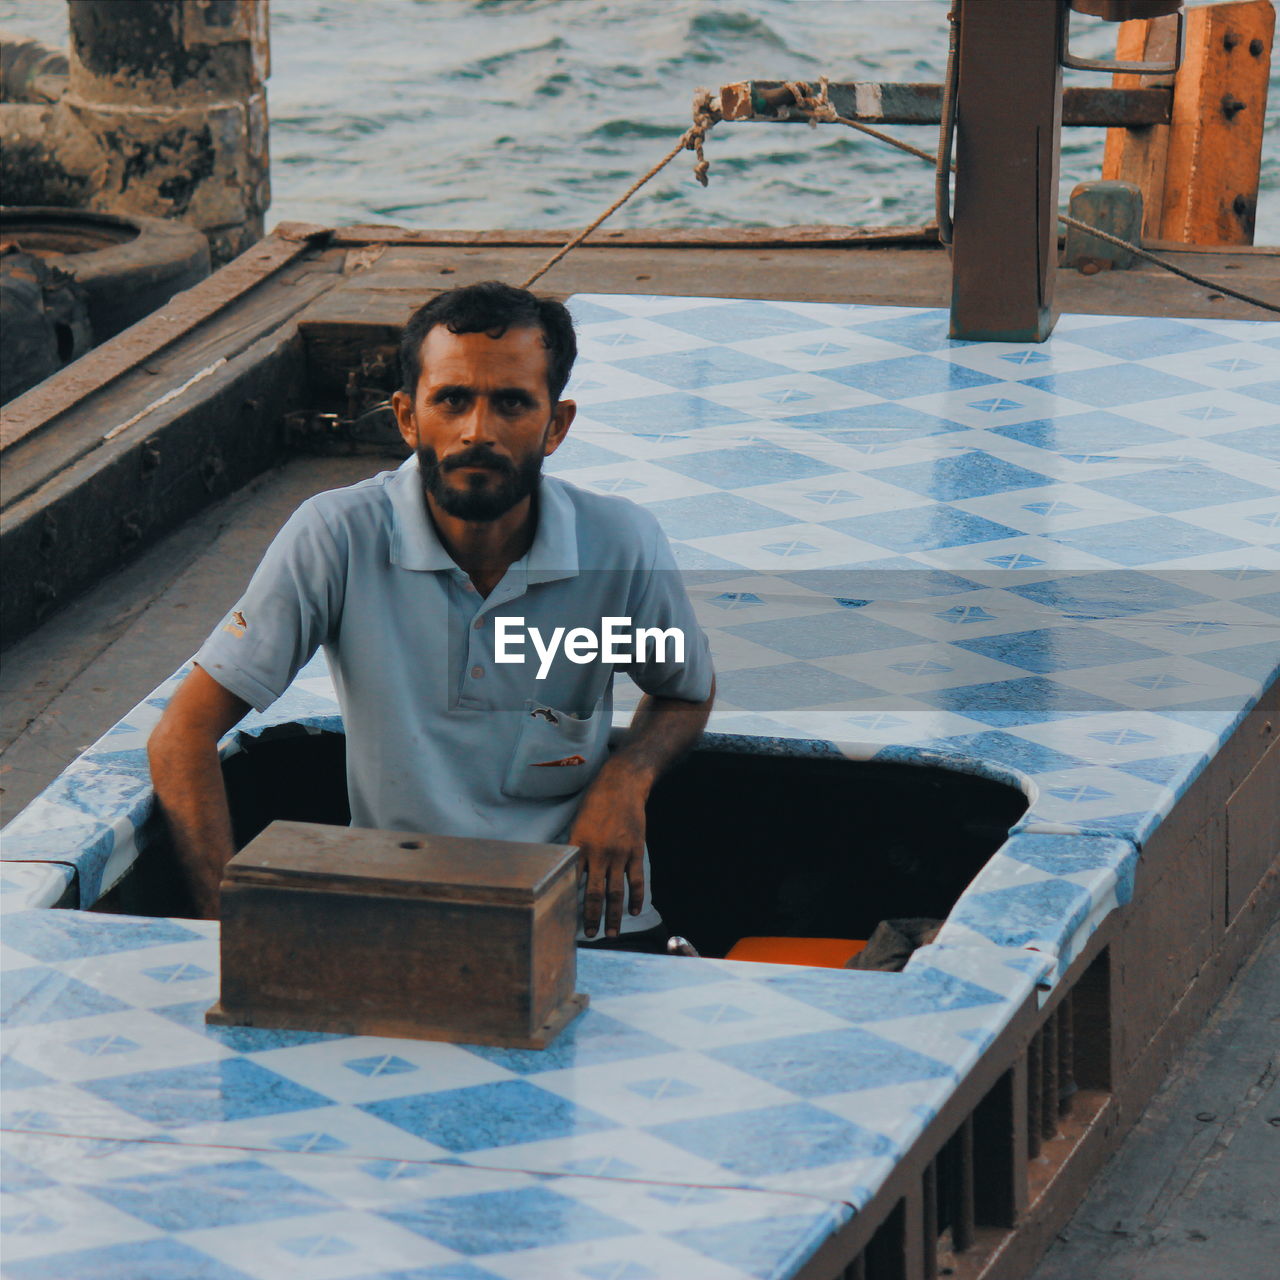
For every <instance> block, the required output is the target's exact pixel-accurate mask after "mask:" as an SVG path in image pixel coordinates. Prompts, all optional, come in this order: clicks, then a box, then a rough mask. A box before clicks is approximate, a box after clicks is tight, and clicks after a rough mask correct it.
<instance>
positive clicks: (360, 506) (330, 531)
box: [196, 458, 712, 932]
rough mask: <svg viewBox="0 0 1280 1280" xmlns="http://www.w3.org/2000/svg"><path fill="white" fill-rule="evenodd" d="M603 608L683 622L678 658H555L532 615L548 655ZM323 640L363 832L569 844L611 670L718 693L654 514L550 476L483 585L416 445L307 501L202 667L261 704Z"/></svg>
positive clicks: (640, 920) (664, 687)
mask: <svg viewBox="0 0 1280 1280" xmlns="http://www.w3.org/2000/svg"><path fill="white" fill-rule="evenodd" d="M515 618H521V619H523V620H524V621H523V623H522V624H516V623H514V622H512V621H509V620H510V619H515ZM606 618H620V619H621V618H627V619H630V620H631V625H632V626H633V627H646V628H656V629H658V630H661V631H667V630H668V629H670V628H677V629H678V630H679V631H680V632H682V633H683V637H684V657H683V661H678V660H676V652H675V644H674V641H673V640H669V641H668V643H667V645H666V652H665V653H659V652H658V646H657V645H656V644H652V643H651V644H649V645H647V646H645V651H644V652H643V654H642V655H641V657H640V659H639V660H634V654H633V653H632V654H627V655H625V656H628V657H630V658H631V659H632V660H630V661H625V662H606V661H603V660H601V659H600V658H596V659H595V660H591V661H573V660H572V659H571V657H570V655H569V653H567V652H566V646H565V645H564V644H563V643H561V645H560V647H559V648H558V649H557V650H555V652H554V656H553V657H552V658H551V660H550V661H549V662H545V663H544V662H543V661H542V659H540V657H539V654H538V651H537V649H536V648H535V646H534V644H533V642H532V634H531V633H532V629H533V628H536V629H537V630H538V632H539V636H540V638H541V639H542V641H543V647H544V650H545V649H546V647H547V645H548V644H549V642H550V639H551V638H552V637H553V635H554V632H555V629H556V628H557V627H563V628H565V629H566V630H565V632H564V633H562V637H563V636H567V634H568V632H569V631H570V630H571V629H573V628H579V627H580V628H586V629H587V630H588V631H591V632H594V633H596V634H599V633H600V632H601V631H602V629H604V624H603V620H604V619H606ZM496 619H508V621H505V622H501V623H499V622H496V621H495V620H496ZM613 625H614V627H615V632H617V631H619V630H620V631H621V640H615V652H614V655H613V656H614V657H617V656H619V653H620V652H621V651H622V650H625V649H626V647H627V646H626V643H625V637H626V632H625V629H621V628H619V627H618V624H616V623H615V624H613ZM499 628H500V629H501V631H502V632H503V633H504V634H505V635H506V636H507V637H509V638H508V639H507V641H506V642H505V643H504V644H502V645H501V646H500V650H501V652H502V653H503V654H504V655H505V656H507V657H513V656H517V655H519V654H521V653H523V655H524V657H525V661H523V662H512V661H507V662H498V661H496V658H497V656H498V651H497V649H496V647H495V638H496V632H497V631H498V630H499ZM320 646H323V647H324V650H325V655H326V658H327V659H328V663H329V668H330V671H331V672H332V674H333V679H334V683H335V685H336V688H337V694H338V700H339V704H340V706H341V708H342V716H343V721H344V723H345V727H346V733H347V786H348V791H349V794H350V799H351V815H352V816H351V821H352V825H353V826H357V827H375V828H381V829H384V830H395V831H418V832H431V833H434V834H440V835H462V836H480V837H487V838H490V839H498V840H523V841H531V842H539V841H563V840H564V839H565V837H566V836H567V834H568V830H569V827H570V824H571V823H572V820H573V817H574V814H575V813H576V811H577V808H578V804H579V801H580V799H581V796H582V792H583V790H584V788H585V787H586V786H587V784H588V783H589V782H590V781H591V779H592V778H594V777H595V775H596V773H597V772H598V770H599V768H600V766H601V764H602V763H603V762H604V760H605V758H606V756H607V754H608V739H609V730H610V726H611V721H612V716H613V677H614V673H615V672H616V671H617V670H618V669H619V668H621V669H622V670H624V671H626V672H627V674H628V675H630V676H631V678H632V679H633V680H634V681H635V682H636V683H637V684H638V685H639V686H640V688H641V689H642V690H644V691H645V692H646V693H651V694H655V695H658V696H660V697H672V698H683V699H686V700H689V701H694V702H698V701H702V700H703V699H705V698H706V697H707V695H708V694H709V693H710V690H711V677H712V668H711V658H710V653H709V649H708V646H707V641H706V637H705V635H704V634H703V632H702V630H701V628H700V627H699V626H698V624H697V622H696V620H695V619H694V615H693V609H692V607H691V605H690V603H689V599H688V596H687V595H686V593H685V590H684V586H683V582H682V581H681V577H680V574H679V572H678V570H677V569H676V567H675V562H674V560H673V558H672V555H671V550H670V547H669V546H668V544H667V540H666V536H665V535H664V534H663V532H662V530H661V528H660V527H659V525H658V522H657V521H656V519H655V518H654V517H653V516H652V515H650V514H649V513H648V512H647V511H645V510H644V509H643V508H641V507H638V506H636V505H635V504H634V503H632V502H630V501H628V500H626V499H624V498H618V497H611V496H606V495H602V494H595V493H589V492H587V491H585V490H583V489H579V488H577V487H575V486H574V485H571V484H568V483H566V482H565V481H562V480H557V479H554V478H552V477H548V476H544V477H543V478H542V480H541V482H540V487H539V489H538V516H537V529H536V532H535V535H534V540H533V544H532V545H531V546H530V548H529V550H528V552H527V553H526V554H525V555H524V556H523V557H522V558H521V559H520V560H517V561H516V562H515V563H514V564H513V565H511V567H510V568H509V569H508V570H507V572H506V574H505V576H504V577H503V578H502V580H501V582H499V583H498V585H497V586H496V587H495V588H494V590H493V591H492V592H490V594H489V596H488V597H487V598H483V597H481V595H480V594H479V592H478V591H476V590H475V588H474V587H473V586H472V585H471V581H470V579H469V578H468V577H467V575H466V574H465V573H464V572H463V571H462V570H461V569H460V568H459V567H458V566H457V565H456V564H454V562H453V560H452V559H451V558H450V556H449V554H448V552H447V551H446V550H445V549H444V547H443V546H442V545H441V543H440V540H439V538H438V537H437V536H436V533H435V529H434V527H433V526H432V523H431V521H430V519H429V518H428V516H427V511H426V502H425V499H424V497H423V493H422V484H421V479H420V476H419V472H418V468H417V460H416V458H410V459H408V460H407V461H406V462H405V463H404V464H403V465H402V466H401V467H400V468H399V469H398V470H397V471H387V472H383V473H382V474H380V475H377V476H374V477H372V478H371V479H369V480H365V481H362V482H361V483H359V484H355V485H352V486H351V487H349V488H346V489H336V490H333V491H331V492H328V493H321V494H318V495H317V496H315V497H313V498H310V499H308V500H307V501H306V502H304V503H303V504H302V506H301V507H299V508H298V510H297V511H296V512H295V513H294V515H293V516H292V517H291V518H290V519H289V521H288V523H287V524H286V525H285V526H284V528H283V529H281V531H280V533H279V534H278V535H277V536H276V539H275V541H274V542H273V543H272V544H271V546H270V547H269V548H268V550H267V553H266V555H265V556H264V557H263V560H262V563H261V565H260V566H259V567H258V570H257V572H256V573H255V574H254V575H253V578H252V580H251V581H250V583H249V586H248V587H247V588H246V590H245V592H244V594H243V596H242V597H241V598H240V600H239V601H238V602H237V603H236V606H235V608H234V609H233V610H232V611H231V612H230V613H229V614H228V615H227V617H226V618H225V619H224V620H223V622H222V623H221V624H220V625H219V627H218V629H217V630H216V631H214V633H213V634H212V635H211V636H210V637H209V639H208V640H207V641H206V642H205V644H204V645H203V647H202V648H201V649H200V652H199V653H198V654H197V655H196V661H197V662H198V663H199V664H200V666H202V667H203V668H204V669H205V671H207V672H208V673H209V675H211V676H212V677H213V678H214V679H215V680H216V681H217V682H218V683H219V684H221V685H222V686H223V687H224V688H226V689H228V690H230V692H232V693H234V694H236V695H237V696H238V697H241V698H243V699H244V700H245V701H246V702H248V703H249V704H250V705H251V706H253V707H254V708H256V709H257V710H259V711H262V710H264V709H265V708H266V707H267V706H269V705H270V704H271V703H272V702H274V701H275V699H276V698H278V697H279V696H280V695H281V694H282V693H283V692H284V691H285V689H286V688H288V686H289V684H290V682H291V681H292V680H293V678H294V675H295V674H296V673H297V672H298V670H299V669H300V668H301V667H302V666H303V665H304V664H305V663H306V662H307V660H308V659H309V658H310V657H311V655H312V654H313V653H314V652H315V651H316V649H317V648H318V647H320ZM584 648H586V646H585V645H584V646H582V647H580V648H579V649H578V655H579V656H582V653H583V649H584ZM540 669H542V671H543V678H541V679H539V678H538V675H539V671H540ZM645 872H646V874H645V884H646V895H645V903H644V909H643V911H642V912H641V914H640V915H639V916H625V915H624V917H623V928H624V930H625V931H628V932H629V931H634V930H638V929H644V928H650V927H652V926H653V925H656V924H657V923H658V922H659V917H658V916H657V914H656V912H655V911H654V909H653V905H652V901H651V899H650V895H649V893H648V881H649V876H648V866H647V857H646V868H645Z"/></svg>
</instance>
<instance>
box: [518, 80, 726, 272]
mask: <svg viewBox="0 0 1280 1280" xmlns="http://www.w3.org/2000/svg"><path fill="white" fill-rule="evenodd" d="M722 118H723V117H722V116H721V115H720V104H719V103H718V102H717V101H716V99H715V98H713V97H712V96H711V94H710V92H709V91H708V90H706V89H699V90H698V91H697V93H695V94H694V96H693V124H691V125H690V126H689V128H688V129H686V130H685V131H684V133H683V134H682V135H681V138H680V141H679V142H677V143H676V145H675V146H674V147H672V148H671V150H670V151H668V152H667V154H666V155H665V156H663V157H662V159H661V160H659V161H658V163H657V164H655V165H654V166H653V168H652V169H650V170H649V172H648V173H646V174H645V175H644V176H643V177H641V178H637V179H636V181H635V182H633V183H632V184H631V185H630V186H629V187H628V188H627V189H626V191H624V192H623V193H622V195H620V196H619V197H618V198H617V199H616V200H615V201H614V202H613V203H612V204H611V205H610V206H609V207H608V208H607V209H606V210H605V211H604V212H603V213H602V214H601V215H600V216H599V217H598V218H596V219H595V221H594V222H591V223H589V224H588V225H587V226H585V227H583V229H582V230H581V231H579V232H578V234H577V235H576V236H573V237H572V238H571V239H570V240H567V241H566V242H565V243H564V244H563V245H561V246H560V248H559V249H557V250H556V251H555V253H553V254H552V255H551V257H549V258H548V259H547V260H546V262H544V263H543V264H542V266H540V267H539V268H538V269H537V271H535V272H534V273H533V275H531V276H530V277H529V278H528V279H527V280H526V281H524V283H523V284H521V286H520V287H521V288H522V289H527V288H529V287H530V285H532V284H534V283H535V282H536V281H538V280H540V279H541V278H542V277H543V276H545V275H546V274H547V272H548V271H550V270H551V268H552V267H554V266H555V265H556V263H557V262H559V261H560V259H561V258H563V257H564V256H565V254H567V253H569V252H571V251H572V250H574V249H576V248H577V247H578V246H579V245H580V244H581V243H582V242H583V241H584V240H585V239H586V238H587V237H588V236H589V235H590V234H591V233H592V232H593V231H594V230H595V229H596V228H597V227H598V226H599V225H600V224H601V223H602V222H604V221H605V219H606V218H610V217H612V216H613V215H614V214H615V213H617V212H618V210H619V209H621V208H622V206H623V205H624V204H626V203H627V201H628V200H630V199H631V197H632V196H633V195H635V193H636V192H637V191H639V190H640V188H641V187H643V186H644V184H645V183H646V182H648V181H649V179H650V178H652V177H655V176H656V175H657V174H658V173H660V172H661V171H662V170H663V169H665V168H666V167H667V165H669V164H670V163H671V162H672V161H673V160H674V159H675V158H676V156H678V155H679V154H680V153H681V152H682V151H692V152H693V153H694V154H695V155H696V156H697V157H698V159H697V163H696V164H695V165H694V166H693V176H694V177H695V178H697V180H698V182H699V183H700V184H701V185H702V186H704V187H705V186H706V185H707V173H708V171H709V170H710V168H711V162H710V161H709V160H708V159H707V158H706V156H705V155H704V154H703V151H702V144H703V142H704V141H705V140H706V136H707V133H708V132H709V131H710V130H711V129H712V128H713V127H714V126H715V125H717V124H719V123H720V121H721V119H722Z"/></svg>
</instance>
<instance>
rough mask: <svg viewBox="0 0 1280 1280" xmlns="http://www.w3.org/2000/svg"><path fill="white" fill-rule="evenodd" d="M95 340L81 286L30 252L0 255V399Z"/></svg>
mask: <svg viewBox="0 0 1280 1280" xmlns="http://www.w3.org/2000/svg"><path fill="white" fill-rule="evenodd" d="M92 345H93V339H92V333H91V329H90V324H89V308H88V300H87V299H86V297H85V292H84V290H83V288H81V286H80V285H79V284H78V283H77V282H76V281H75V280H73V279H72V278H71V276H69V275H68V274H67V273H66V272H65V271H59V270H58V269H57V268H56V267H53V266H51V265H50V264H49V263H48V262H46V261H44V260H43V259H41V258H37V257H35V256H34V255H32V254H29V253H12V252H10V253H5V254H3V255H0V404H7V403H8V402H9V401H10V400H12V399H13V398H14V397H15V396H20V395H21V394H22V393H23V392H24V391H27V390H29V389H30V388H31V387H34V386H35V385H36V383H38V382H43V381H44V380H45V378H47V377H49V375H50V374H53V373H57V371H58V370H59V369H61V368H62V367H63V366H64V365H67V364H70V363H71V361H72V360H75V359H78V358H79V357H80V356H81V355H83V354H84V353H85V352H86V351H88V349H89V348H90V347H91V346H92Z"/></svg>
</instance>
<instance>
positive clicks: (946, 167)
mask: <svg viewBox="0 0 1280 1280" xmlns="http://www.w3.org/2000/svg"><path fill="white" fill-rule="evenodd" d="M948 63H949V67H948V77H947V84H946V85H945V86H944V89H943V123H942V128H943V130H944V135H943V136H944V137H946V138H947V140H946V142H945V143H944V144H943V146H942V148H941V149H940V150H939V152H938V154H933V153H931V152H928V151H923V150H921V149H920V148H919V147H913V146H911V145H910V144H909V143H906V142H903V141H902V140H901V139H900V138H894V137H892V136H891V135H890V134H887V133H881V132H880V130H879V129H872V128H870V127H869V126H867V125H865V124H863V123H861V121H858V120H850V119H848V118H847V117H845V116H841V115H837V114H836V111H835V108H834V107H833V106H832V105H831V103H830V101H829V99H828V95H827V78H826V76H823V77H822V79H821V80H820V81H819V85H818V93H817V94H816V95H811V94H810V93H809V86H808V85H806V84H801V83H796V82H793V81H787V82H786V87H787V89H788V90H789V91H790V93H791V96H792V97H793V98H795V100H796V101H795V105H796V106H797V107H798V108H799V109H800V110H802V111H805V112H808V113H809V123H810V124H811V125H814V126H815V127H816V125H817V122H818V121H819V120H822V121H827V122H830V123H832V124H843V125H847V126H848V127H849V128H851V129H857V130H858V131H859V132H860V133H867V134H870V135H871V136H872V137H873V138H876V139H878V140H879V141H881V142H887V143H888V144H889V145H890V146H893V147H897V148H898V150H899V151H906V152H907V153H909V154H910V155H913V156H918V157H919V158H920V159H921V160H926V161H928V162H929V163H930V164H931V165H933V166H934V167H935V168H936V170H937V172H938V179H937V183H936V187H935V191H936V194H937V195H938V197H939V199H941V196H942V192H943V191H944V190H945V191H946V192H947V195H948V197H949V195H950V182H949V181H948V180H947V176H949V175H950V174H952V173H954V172H955V171H956V166H955V165H954V164H951V163H950V150H951V147H950V138H949V137H947V135H946V132H945V131H946V129H947V115H948V114H949V103H948V102H947V99H948V98H949V97H950V90H951V74H950V58H949V59H948ZM780 110H782V111H786V110H787V108H786V107H782V108H780ZM786 118H787V117H785V116H784V117H783V119H786ZM944 175H946V176H944ZM944 183H945V186H944ZM947 203H948V204H949V203H950V200H949V198H948V200H947ZM950 221H951V219H950V214H949V212H948V216H947V224H948V227H949V225H950ZM1058 221H1059V222H1062V223H1065V224H1066V225H1067V226H1068V227H1074V228H1075V230H1077V231H1084V232H1087V233H1088V234H1089V235H1091V236H1097V237H1098V239H1099V240H1105V241H1106V242H1107V243H1108V244H1113V245H1116V246H1117V247H1118V248H1121V249H1127V250H1128V251H1129V252H1130V253H1132V254H1133V255H1134V256H1135V257H1138V258H1143V259H1145V260H1146V261H1147V262H1151V263H1154V264H1155V265H1156V266H1157V267H1163V268H1164V270H1166V271H1168V272H1171V273H1172V274H1173V275H1175V276H1181V277H1182V278H1183V279H1184V280H1189V281H1190V282H1191V283H1192V284H1198V285H1200V286H1201V287H1202V288H1205V289H1210V290H1212V291H1213V292H1214V293H1222V294H1226V295H1227V296H1228V297H1231V298H1236V299H1238V300H1239V301H1241V302H1247V303H1249V304H1250V305H1252V306H1255V307H1261V308H1262V310H1264V311H1276V312H1280V305H1277V304H1275V303H1272V302H1264V301H1263V300H1262V299H1261V298H1256V297H1254V296H1253V295H1252V294H1248V293H1242V292H1241V291H1240V290H1239V289H1232V288H1231V287H1230V286H1229V285H1225V284H1219V283H1218V282H1217V281H1216V280H1209V279H1206V278H1205V277H1204V276H1198V275H1196V274H1195V273H1194V272H1191V271H1187V270H1185V269H1184V268H1182V267H1179V266H1176V265H1175V264H1174V263H1172V262H1170V261H1169V260H1168V259H1167V258H1159V257H1157V256H1156V255H1155V254H1154V253H1150V252H1148V251H1147V250H1146V249H1144V248H1142V247H1141V245H1136V244H1132V243H1131V242H1130V241H1128V240H1122V239H1121V238H1120V237H1119V236H1113V235H1112V234H1111V233H1110V232H1109V231H1102V230H1100V229H1099V228H1098V227H1091V226H1090V225H1089V224H1088V223H1086V222H1081V221H1080V220H1079V219H1078V218H1072V217H1068V215H1067V214H1065V213H1060V214H1058ZM938 238H939V239H940V240H942V243H944V244H946V243H948V242H949V241H948V239H944V238H943V220H942V217H941V216H939V218H938Z"/></svg>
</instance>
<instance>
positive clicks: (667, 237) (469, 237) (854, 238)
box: [329, 223, 938, 249]
mask: <svg viewBox="0 0 1280 1280" xmlns="http://www.w3.org/2000/svg"><path fill="white" fill-rule="evenodd" d="M578 231H579V228H578V227H568V228H562V229H547V230H539V229H532V230H530V229H514V228H513V229H509V230H497V231H466V230H450V229H447V228H444V229H441V228H437V229H435V230H424V231H415V230H412V229H410V228H407V227H393V226H381V225H378V224H360V225H357V226H353V227H339V228H336V229H335V230H334V231H333V233H332V235H333V238H332V240H330V241H329V243H330V244H331V245H333V246H335V247H348V246H355V245H372V244H381V245H421V246H431V245H440V246H450V247H456V246H460V245H474V246H476V247H483V248H490V249H493V248H500V247H503V248H505V247H513V248H514V247H524V246H535V245H545V246H546V247H548V248H557V247H559V246H560V245H562V244H564V242H565V241H566V240H568V239H569V238H570V237H571V236H573V235H576V234H577V232H578ZM937 240H938V229H937V227H936V226H934V225H933V223H920V224H912V225H908V226H890V227H827V226H808V225H796V226H788V227H610V228H606V229H604V230H601V231H596V232H593V233H592V236H591V239H590V240H588V241H586V243H585V244H583V245H582V248H583V249H597V248H600V247H601V246H606V247H609V248H624V249H717V248H725V249H760V248H788V249H794V248H802V247H805V246H816V247H821V246H831V247H839V246H841V245H867V244H902V243H911V244H936V243H937Z"/></svg>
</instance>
